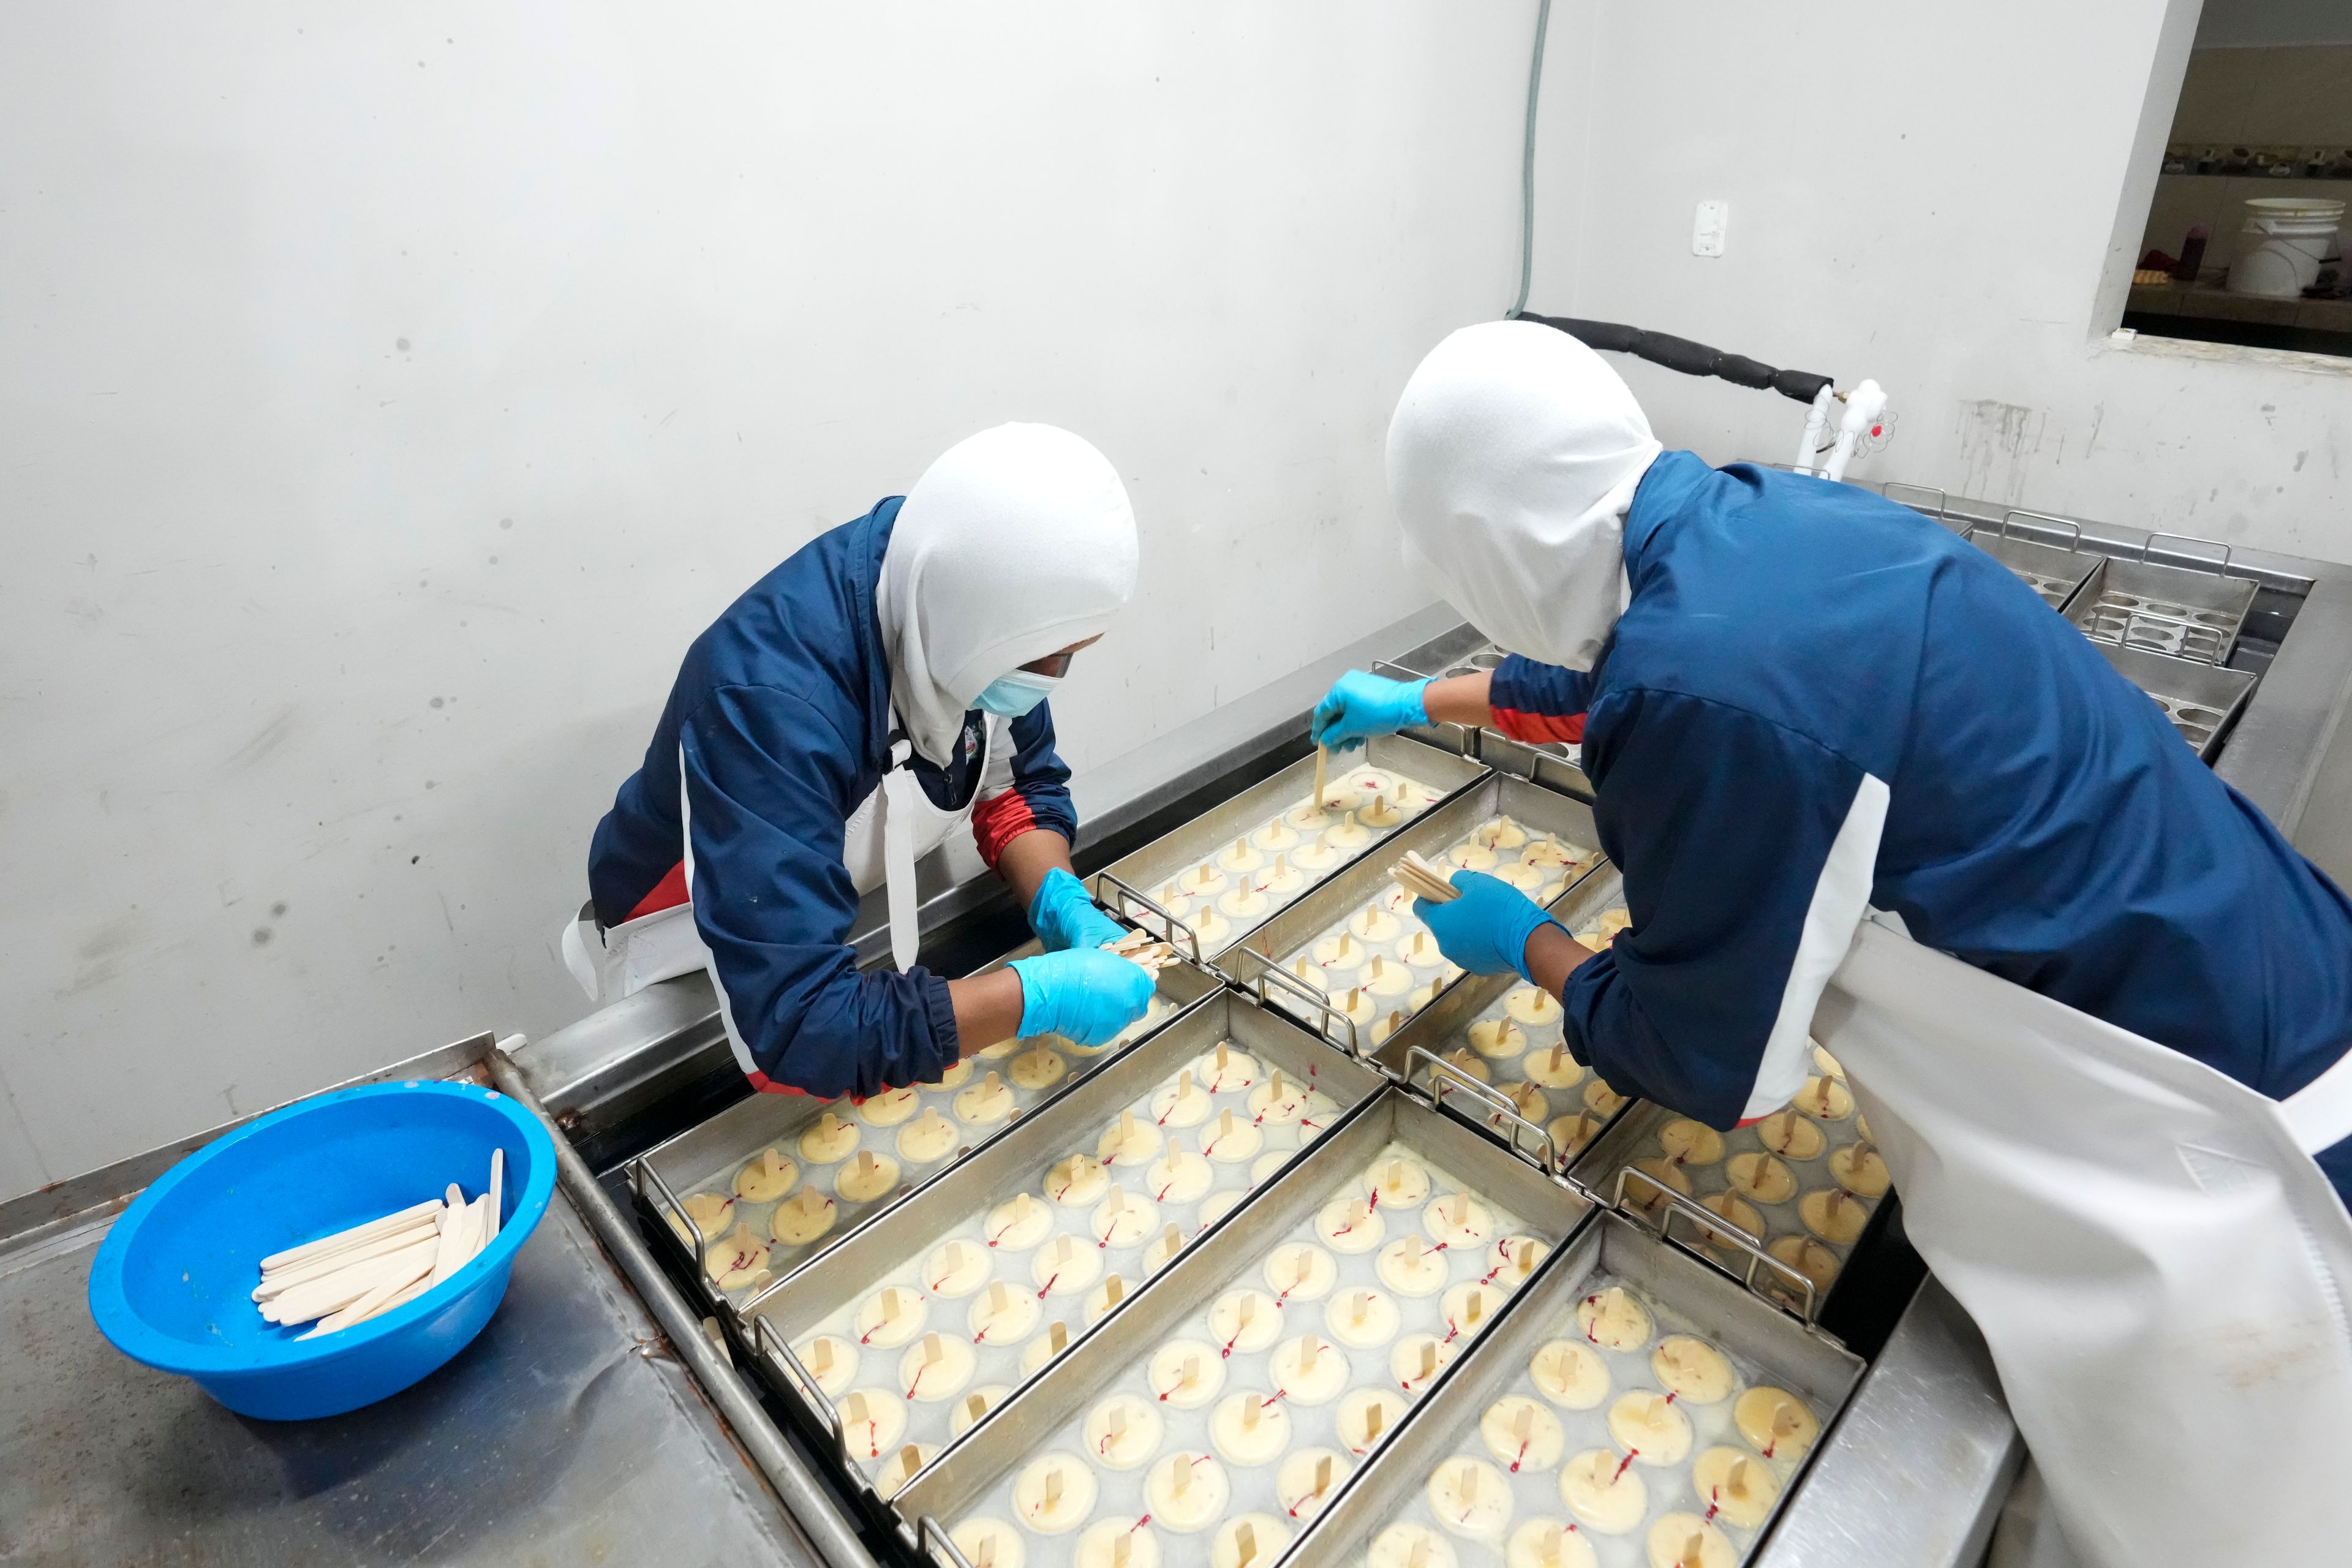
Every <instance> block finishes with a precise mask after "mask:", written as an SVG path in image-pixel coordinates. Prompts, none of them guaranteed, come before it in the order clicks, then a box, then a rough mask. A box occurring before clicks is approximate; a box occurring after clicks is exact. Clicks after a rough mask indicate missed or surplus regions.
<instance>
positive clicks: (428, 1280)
mask: <svg viewBox="0 0 2352 1568" xmlns="http://www.w3.org/2000/svg"><path fill="white" fill-rule="evenodd" d="M430 1289H433V1272H432V1270H431V1269H427V1270H425V1272H424V1273H422V1274H420V1275H418V1276H417V1277H416V1278H415V1279H413V1280H411V1281H409V1283H408V1284H407V1285H405V1286H404V1287H403V1288H402V1289H399V1290H396V1291H394V1293H393V1295H392V1299H391V1300H388V1301H385V1302H384V1303H383V1305H382V1306H380V1307H378V1308H376V1309H375V1310H373V1311H372V1312H370V1313H368V1314H367V1317H363V1318H362V1319H360V1320H359V1321H361V1322H362V1323H364V1322H366V1321H368V1318H381V1317H383V1315H384V1314H385V1313H386V1312H390V1311H394V1310H398V1309H400V1308H402V1307H405V1306H407V1305H408V1304H409V1303H410V1302H411V1301H414V1300H416V1298H418V1297H419V1296H422V1295H424V1294H425V1292H426V1291H427V1290H430Z"/></svg>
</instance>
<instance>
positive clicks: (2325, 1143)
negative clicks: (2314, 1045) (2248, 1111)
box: [2279, 1051, 2352, 1154]
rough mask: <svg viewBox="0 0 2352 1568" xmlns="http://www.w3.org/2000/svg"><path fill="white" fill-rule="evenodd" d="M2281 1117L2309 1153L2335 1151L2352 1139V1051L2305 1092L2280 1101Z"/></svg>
mask: <svg viewBox="0 0 2352 1568" xmlns="http://www.w3.org/2000/svg"><path fill="white" fill-rule="evenodd" d="M2279 1114H2280V1116H2282V1117H2284V1119H2285V1121H2286V1127H2287V1131H2289V1132H2292V1133H2293V1134H2294V1142H2295V1146H2296V1147H2297V1148H2299V1149H2301V1150H2302V1151H2303V1152H2305V1153H2306V1154H2316V1153H2318V1152H2320V1151H2321V1150H2323V1149H2332V1148H2334V1147H2335V1146H2336V1144H2338V1143H2341V1142H2344V1140H2346V1139H2347V1138H2352V1051H2347V1052H2346V1053H2345V1055H2344V1056H2343V1057H2341V1058H2338V1059H2337V1061H2336V1065H2335V1066H2334V1067H2332V1068H2328V1069H2327V1070H2326V1072H2324V1073H2321V1074H2320V1075H2319V1076H2318V1077H2317V1078H2315V1079H2312V1080H2311V1081H2310V1082H2309V1083H2307V1084H2305V1085H2304V1086H2303V1088H2302V1089H2298V1090H2296V1091H2295V1092H2294V1093H2293V1094H2291V1095H2289V1096H2287V1097H2286V1098H2285V1099H2284V1100H2280V1101H2279Z"/></svg>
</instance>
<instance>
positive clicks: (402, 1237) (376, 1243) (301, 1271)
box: [253, 1219, 439, 1301]
mask: <svg viewBox="0 0 2352 1568" xmlns="http://www.w3.org/2000/svg"><path fill="white" fill-rule="evenodd" d="M438 1234H439V1233H438V1230H437V1228H436V1226H435V1225H434V1224H433V1222H432V1221H431V1220H429V1219H428V1220H426V1221H425V1222H424V1223H422V1224H419V1225H414V1226H409V1227H408V1228H407V1229H406V1230H395V1231H387V1232H386V1233H385V1234H383V1236H380V1237H376V1238H375V1239H374V1240H373V1241H363V1242H361V1243H359V1244H358V1245H357V1246H355V1247H346V1248H344V1249H343V1250H342V1251H341V1252H331V1253H327V1254H325V1255H323V1256H321V1257H319V1258H311V1259H310V1261H309V1262H306V1263H298V1264H295V1265H293V1266H292V1267H291V1268H281V1269H279V1270H278V1272H277V1273H275V1274H271V1275H268V1276H267V1277H265V1278H264V1279H262V1281H261V1283H260V1284H258V1285H257V1286H255V1287H254V1288H253V1299H254V1300H257V1301H267V1300H269V1299H270V1298H271V1297H273V1296H281V1295H283V1294H285V1293H286V1292H287V1291H288V1290H290V1289H293V1288H294V1287H295V1286H297V1285H300V1284H304V1283H306V1282H308V1281H310V1280H312V1279H325V1278H326V1277H327V1276H328V1275H330V1274H332V1273H333V1272H335V1270H337V1269H338V1268H350V1267H351V1266H352V1264H354V1263H364V1262H366V1261H367V1260H368V1259H369V1258H381V1257H383V1255H384V1254H386V1253H388V1252H401V1251H404V1250H406V1249H407V1248H409V1247H414V1246H415V1245H416V1244H417V1243H418V1242H420V1241H430V1240H432V1239H433V1238H434V1237H436V1235H438Z"/></svg>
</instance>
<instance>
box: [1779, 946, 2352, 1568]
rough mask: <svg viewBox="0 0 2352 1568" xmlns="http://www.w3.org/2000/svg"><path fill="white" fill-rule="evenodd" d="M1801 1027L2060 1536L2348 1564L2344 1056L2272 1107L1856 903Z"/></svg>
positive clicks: (2161, 1562)
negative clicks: (1840, 1069)
mask: <svg viewBox="0 0 2352 1568" xmlns="http://www.w3.org/2000/svg"><path fill="white" fill-rule="evenodd" d="M1814 1030H1815V1035H1816V1037H1817V1038H1819V1039H1820V1040H1821V1042H1822V1044H1823V1045H1825V1046H1826V1047H1829V1049H1830V1050H1831V1051H1832V1052H1833V1053H1835V1054H1836V1056H1837V1057H1838V1058H1839V1059H1840V1060H1841V1061H1843V1063H1844V1065H1845V1068H1846V1071H1847V1074H1848V1076H1849V1079H1850V1080H1851V1082H1852V1085H1853V1089H1854V1094H1855V1098H1856V1100H1858V1101H1859V1103H1860V1104H1861V1107H1862V1109H1863V1110H1864V1113H1865V1115H1866V1116H1867V1118H1868V1120H1869V1122H1870V1130H1871V1132H1872V1134H1873V1136H1874V1140H1875V1142H1877V1143H1878V1145H1879V1146H1880V1148H1881V1150H1882V1151H1883V1152H1884V1154H1885V1159H1886V1163H1887V1167H1888V1169H1889V1170H1890V1171H1891V1172H1892V1173H1893V1175H1894V1178H1895V1190H1896V1191H1898V1192H1900V1193H1901V1194H1903V1212H1904V1219H1905V1223H1906V1229H1907V1230H1908V1232H1909V1234H1910V1237H1911V1240H1912V1242H1913V1243H1914V1244H1915V1245H1916V1247H1918V1249H1919V1251H1920V1253H1921V1255H1922V1256H1924V1257H1925V1258H1927V1263H1928V1265H1929V1266H1930V1267H1931V1268H1934V1269H1935V1271H1936V1275H1937V1279H1940V1280H1942V1281H1943V1283H1944V1284H1945V1285H1946V1286H1947V1287H1948V1288H1949V1289H1950V1290H1951V1292H1952V1294H1953V1295H1954V1296H1956V1297H1958V1299H1959V1300H1960V1301H1961V1303H1962V1304H1963V1305H1964V1306H1966V1307H1967V1308H1968V1310H1969V1315H1970V1316H1971V1317H1973V1318H1974V1319H1975V1320H1976V1322H1977V1326H1978V1327H1979V1329H1981V1330H1982V1331H1984V1336H1985V1340H1986V1342H1987V1343H1988V1344H1989V1345H1990V1347H1991V1350H1992V1356H1993V1362H1994V1363H1995V1365H1996V1366H1997V1367H1998V1368H1999V1369H2000V1380H2001V1386H2002V1391H2003V1392H2004V1393H2005V1394H2007V1396H2008V1399H2009V1405H2010V1409H2011V1412H2012V1413H2013V1414H2014V1415H2015V1416H2016V1419H2017V1425H2018V1428H2019V1430H2020V1431H2021V1433H2023V1435H2024V1437H2025V1441H2026V1445H2027V1447H2029V1448H2030V1449H2031V1450H2032V1455H2033V1458H2034V1461H2035V1462H2036V1463H2037V1464H2038V1466H2039V1467H2040V1469H2041V1472H2042V1480H2043V1482H2044V1483H2045V1484H2046V1486H2047V1488H2048V1492H2049V1499H2050V1504H2051V1508H2052V1511H2053V1513H2054V1514H2055V1516H2056V1518H2057V1520H2058V1522H2059V1524H2060V1526H2061V1527H2062V1529H2063V1532H2064V1535H2065V1537H2066V1542H2067V1543H2068V1544H2069V1545H2070V1546H2071V1547H2072V1548H2073V1550H2074V1554H2075V1555H2077V1556H2078V1557H2079V1558H2080V1559H2081V1560H2082V1561H2083V1562H2084V1563H2089V1564H2093V1565H2095V1568H2166V1565H2168V1564H2180V1565H2181V1568H2190V1565H2194V1568H2212V1565H2214V1564H2220V1563H2232V1564H2235V1563H2248V1564H2252V1563H2279V1564H2288V1563H2295V1564H2302V1563H2342V1562H2347V1561H2352V1521H2347V1517H2346V1515H2345V1493H2346V1490H2347V1483H2352V1323H2347V1317H2346V1310H2347V1295H2352V1215H2347V1214H2346V1212H2345V1208H2344V1205H2343V1204H2342V1203H2341V1202H2340V1201H2339V1200H2338V1199H2337V1197H2336V1193H2335V1190H2334V1189H2333V1188H2332V1187H2331V1186H2329V1184H2328V1183H2327V1180H2326V1177H2325V1176H2324V1175H2322V1174H2321V1173H2320V1170H2319V1167H2318V1166H2316V1165H2315V1164H2314V1163H2312V1162H2311V1160H2310V1159H2309V1157H2308V1156H2309V1154H2310V1153H2311V1152H2314V1151H2316V1150H2320V1149H2324V1148H2326V1147H2327V1146H2328V1145H2330V1144H2332V1143H2335V1142H2338V1141H2339V1140H2341V1139H2342V1138H2344V1137H2345V1136H2347V1134H2352V1058H2348V1059H2347V1061H2345V1062H2341V1063H2338V1064H2337V1065H2336V1067H2335V1068H2332V1069H2331V1070H2330V1071H2329V1072H2328V1073H2327V1074H2326V1075H2325V1076H2323V1077H2322V1078H2321V1079H2319V1081H2318V1082H2316V1083H2315V1084H2313V1085H2312V1086H2311V1087H2310V1088H2309V1089H2305V1090H2304V1091H2303V1092H2302V1093H2301V1094H2298V1095H2296V1096H2294V1098H2293V1099H2291V1100H2287V1101H2285V1102H2284V1103H2282V1102H2280V1101H2277V1100H2270V1099H2267V1098H2265V1097H2264V1096H2263V1095H2261V1094H2258V1093H2256V1092H2254V1091H2253V1090H2252V1089H2247V1088H2246V1087H2244V1086H2243V1085H2242V1084H2239V1083H2237V1082H2235V1081H2234V1080H2232V1079H2229V1078H2226V1077H2224V1076H2223V1075H2222V1074H2221V1073H2219V1072H2216V1071H2214V1070H2213V1069H2212V1068H2209V1067H2206V1066H2205V1065H2203V1064H2202V1063H2200V1062H2197V1061H2194V1060H2192V1059H2190V1058H2188V1057H2185V1056H2182V1055H2180V1054H2179V1052H2177V1051H2171V1050H2168V1049H2166V1048H2165V1047H2161V1046H2158V1045H2157V1044H2155V1043H2154V1042H2152V1041H2149V1040H2146V1039H2143V1038H2141V1037H2139V1036H2137V1035H2134V1034H2131V1033H2129V1032H2127V1031H2126V1030H2124V1029H2120V1028H2117V1027H2116V1026H2114V1025H2111V1024H2106V1023H2103V1022H2101V1021H2100V1020H2098V1019H2096V1018H2093V1017H2091V1016H2088V1015H2086V1014H2083V1013H2079V1012H2076V1011H2075V1010H2074V1009H2073V1008H2071V1007H2067V1006H2065V1005H2063V1004H2061V1003H2057V1002H2053V1001H2052V1000H2050V999H2049V998H2047V997H2044V996H2040V995H2036V994H2033V993H2032V992H2030V991H2027V990H2025V989H2023V988H2022V987H2020V986H2016V985H2012V984H2009V983H2008V982H2007V981H2004V980H2001V979H1999V978H1997V977H1996V976H1993V975H1991V974H1988V973H1984V972H1983V971H1981V970H1979V969H1974V968H1971V967H1969V965H1968V964H1965V963H1960V962H1959V961H1958V960H1957V959H1954V958H1952V957H1949V956H1948V955H1947V954H1944V953H1941V952H1936V951H1934V950H1932V949H1929V948H1926V947H1922V946H1920V945H1918V944H1917V943H1916V942H1912V941H1910V940H1909V939H1908V938H1907V937H1905V936H1902V935H1899V934H1897V933H1896V932H1895V931H1891V930H1888V929H1886V928H1885V927H1883V926H1880V925H1877V924H1874V923H1873V922H1871V921H1864V923H1863V925H1862V928H1861V930H1860V931H1859V932H1858V933H1857V935H1856V937H1855V940H1854V943H1853V949H1852V951H1851V952H1849V953H1848V954H1847V956H1846V959H1845V962H1844V963H1843V966H1842V967H1840V969H1839V970H1838V972H1837V974H1836V976H1835V978H1834V979H1833V980H1832V982H1831V984H1830V987H1829V989H1828V990H1827V991H1826V992H1825V993H1824V994H1823V995H1822V1005H1821V1008H1820V1011H1819V1012H1818V1014H1817V1015H1816V1016H1815V1019H1814Z"/></svg>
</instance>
